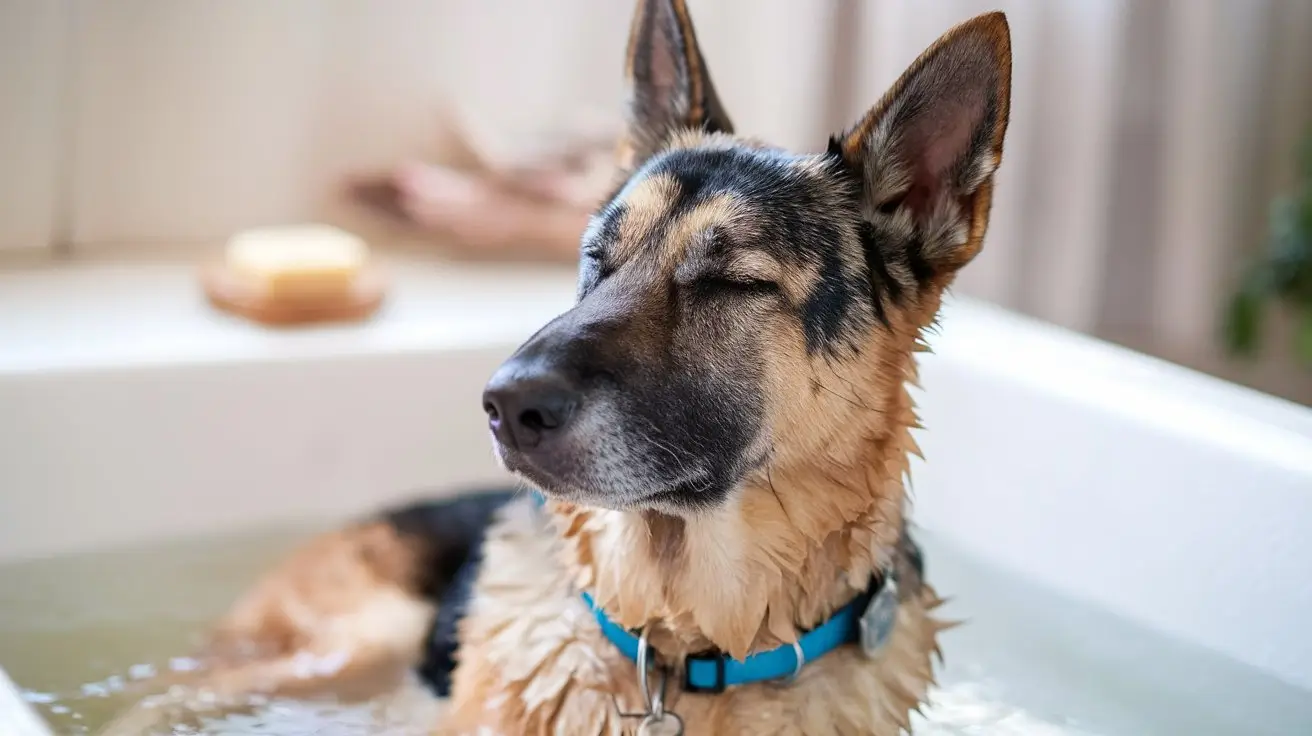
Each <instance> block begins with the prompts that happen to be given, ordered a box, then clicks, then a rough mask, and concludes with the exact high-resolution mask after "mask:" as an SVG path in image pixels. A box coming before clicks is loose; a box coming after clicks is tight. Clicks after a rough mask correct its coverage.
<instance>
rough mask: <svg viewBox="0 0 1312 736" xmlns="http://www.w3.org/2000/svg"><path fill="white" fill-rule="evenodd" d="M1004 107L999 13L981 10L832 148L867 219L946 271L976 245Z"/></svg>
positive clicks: (1004, 32) (1006, 77)
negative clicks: (852, 175)
mask: <svg viewBox="0 0 1312 736" xmlns="http://www.w3.org/2000/svg"><path fill="white" fill-rule="evenodd" d="M1010 105H1011V33H1010V30H1009V28H1008V26H1007V19H1006V16H1005V15H1003V14H1002V13H990V14H987V15H981V16H979V17H976V18H974V19H972V20H969V21H967V22H965V23H963V24H961V25H959V26H957V27H956V28H953V29H952V30H950V31H948V32H947V33H946V34H944V35H943V37H942V38H940V39H939V40H938V41H936V42H935V43H934V45H933V46H931V47H929V49H928V50H927V51H925V53H924V54H922V55H921V56H920V58H919V59H917V60H916V61H915V63H914V64H912V65H911V67H910V68H909V69H908V70H907V71H906V72H905V73H904V74H903V75H902V78H901V79H899V80H898V81H897V83H896V84H894V85H893V87H892V89H890V90H889V91H888V93H887V94H885V95H884V98H883V99H882V100H881V101H880V102H879V104H877V105H875V107H874V108H873V109H871V110H870V112H868V113H867V114H866V115H865V117H864V118H862V119H861V120H860V121H859V122H858V123H857V124H856V125H855V126H853V127H852V129H851V130H849V131H848V132H847V133H845V134H844V135H843V136H842V137H841V138H838V139H835V140H834V141H832V143H831V151H834V150H835V149H836V152H837V153H838V154H839V155H841V156H842V157H843V159H844V161H845V162H846V164H847V166H848V167H849V169H850V170H852V171H854V172H857V173H858V174H859V176H860V179H861V183H862V191H861V197H862V208H863V212H864V214H865V216H866V217H867V219H869V220H871V221H872V222H874V223H875V224H876V225H879V224H880V222H879V221H880V220H881V219H885V221H886V223H887V226H888V227H892V228H895V231H897V232H901V233H902V234H904V235H906V236H908V239H909V240H910V242H912V243H913V244H914V245H913V247H916V248H917V249H918V250H919V253H918V254H916V255H918V257H919V260H920V262H921V263H922V264H925V265H926V266H928V267H929V269H930V270H931V271H932V272H933V273H938V274H943V273H949V272H952V271H955V270H956V269H958V268H960V267H961V266H964V265H965V264H966V263H967V262H969V261H970V260H971V259H972V258H974V257H975V255H976V254H977V253H978V252H979V249H980V246H981V244H982V240H983V237H984V230H985V228H986V227H987V225H988V218H989V205H990V204H991V202H992V199H993V172H994V171H995V170H996V169H997V167H998V164H999V162H1000V161H1001V159H1002V140H1003V137H1004V136H1005V134H1006V130H1007V117H1008V114H1009V111H1010ZM911 229H914V230H911Z"/></svg>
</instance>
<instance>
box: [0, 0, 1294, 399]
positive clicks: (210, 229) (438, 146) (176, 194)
mask: <svg viewBox="0 0 1312 736" xmlns="http://www.w3.org/2000/svg"><path fill="white" fill-rule="evenodd" d="M690 5H691V6H692V12H693V15H694V17H695V19H696V22H697V28H698V30H699V33H700V37H701V44H702V47H703V49H704V51H705V53H706V55H707V57H708V60H709V64H710V66H711V69H712V71H713V74H714V76H715V78H716V80H717V87H718V89H719V91H720V94H721V96H722V97H723V98H724V101H725V103H726V105H727V106H728V108H729V110H730V113H731V115H732V116H733V117H734V120H735V122H736V124H737V126H738V128H739V131H740V132H746V133H750V134H752V135H755V136H759V137H761V138H764V139H766V140H768V141H770V142H773V143H777V144H781V145H785V146H789V147H792V148H795V149H798V150H821V149H822V148H823V146H824V145H825V143H826V140H827V137H828V135H829V134H831V133H833V132H836V131H839V130H841V129H842V128H843V127H845V126H847V125H849V124H850V123H851V122H852V121H853V120H855V119H856V118H857V116H858V115H860V114H861V113H862V112H863V111H864V110H865V109H866V108H867V107H868V106H870V105H871V104H873V103H874V102H875V101H876V100H877V99H878V98H879V96H880V95H881V94H882V92H883V90H884V89H885V88H886V87H887V85H888V84H889V83H891V82H892V81H893V80H894V79H895V77H896V76H897V75H898V74H899V73H900V72H901V71H902V70H903V69H904V68H905V67H906V65H907V64H908V63H910V62H911V61H912V60H913V59H914V58H915V56H916V55H917V54H918V53H919V52H920V51H921V50H922V49H923V48H924V47H925V46H926V45H928V44H929V43H931V42H932V41H933V40H934V39H935V38H936V37H937V36H938V35H939V34H940V33H942V32H943V31H944V30H945V29H947V28H948V27H949V26H950V25H952V24H954V23H956V22H959V21H961V20H964V19H966V18H967V17H969V16H971V15H974V14H976V13H978V12H982V11H985V10H990V9H994V8H1001V9H1003V10H1006V11H1007V12H1008V14H1009V17H1010V21H1011V25H1012V31H1013V39H1014V52H1015V77H1014V87H1013V117H1012V124H1011V128H1010V132H1009V135H1008V140H1007V146H1006V151H1007V153H1006V163H1005V164H1004V166H1003V167H1002V169H1001V173H1000V175H999V186H998V191H997V198H996V203H995V206H994V214H993V220H992V227H991V231H990V233H989V236H988V239H987V241H986V247H985V250H984V253H983V255H982V256H981V257H980V259H979V260H978V261H977V262H976V263H975V264H973V265H972V266H971V267H970V268H968V269H966V271H965V272H964V273H963V275H962V277H961V279H960V281H959V285H958V287H957V290H958V292H959V293H963V294H967V295H970V296H973V297H978V298H981V299H985V300H989V301H992V302H996V303H999V304H1001V305H1004V306H1006V307H1009V308H1013V309H1016V310H1019V311H1021V312H1024V313H1027V314H1030V315H1033V316H1036V317H1038V318H1041V319H1043V320H1047V321H1050V322H1053V323H1056V324H1058V325H1062V326H1064V327H1068V328H1071V329H1075V330H1079V331H1082V332H1086V333H1090V334H1093V335H1097V336H1099V337H1103V338H1106V339H1110V340H1112V341H1115V342H1118V343H1122V344H1125V345H1128V346H1130V347H1133V348H1136V349H1139V350H1142V351H1145V352H1148V353H1151V354H1154V355H1157V356H1161V357H1164V358H1166V359H1169V360H1172V361H1175V362H1179V363H1182V364H1185V365H1188V366H1191V367H1195V368H1199V369H1202V370H1204V371H1207V372H1210V373H1213V374H1216V375H1219V376H1222V377H1225V378H1228V379H1231V380H1236V381H1239V382H1241V383H1245V384H1248V385H1251V386H1254V387H1257V388H1259V389H1262V390H1264V391H1268V392H1271V393H1275V394H1278V395H1281V396H1284V397H1287V398H1290V399H1293V400H1295V401H1299V402H1302V403H1307V404H1312V370H1310V369H1309V367H1308V366H1309V365H1312V363H1309V362H1308V361H1307V360H1300V358H1299V357H1298V356H1299V341H1300V339H1301V340H1302V341H1303V343H1304V347H1305V348H1307V350H1306V351H1305V352H1306V353H1308V354H1312V347H1309V346H1312V318H1310V317H1308V316H1303V317H1301V318H1300V315H1299V309H1300V307H1299V305H1300V304H1301V305H1302V307H1301V309H1302V310H1303V314H1304V315H1307V314H1309V313H1312V307H1309V306H1308V305H1309V304H1310V303H1312V296H1309V295H1310V294H1312V256H1309V255H1308V252H1309V251H1312V245H1309V243H1310V242H1312V237H1309V235H1308V233H1312V194H1309V193H1308V192H1309V189H1310V187H1309V185H1308V184H1307V181H1306V180H1307V178H1308V176H1309V172H1308V170H1307V169H1306V168H1304V169H1301V170H1300V168H1299V158H1298V152H1299V150H1300V146H1301V145H1303V142H1304V141H1305V140H1306V139H1308V138H1309V136H1312V126H1310V125H1309V121H1312V2H1309V1H1308V0H1187V1H1186V0H1181V1H1177V2H1171V1H1169V0H1005V1H1004V0H993V1H992V2H986V1H985V0H934V1H932V2H927V1H926V0H827V1H825V2H818V1H817V2H797V1H796V0H690ZM630 13H631V4H630V3H628V2H617V1H616V0H555V1H554V2H550V3H544V2H529V1H528V0H481V1H479V2H473V1H466V2H458V1H457V0H276V1H273V2H271V1H269V0H226V1H225V2H213V1H212V0H0V105H3V114H2V115H0V161H3V166H2V167H0V268H6V267H15V268H16V267H20V266H23V265H25V264H29V263H31V262H34V261H35V262H38V263H39V262H49V261H54V262H60V261H63V260H68V259H73V260H76V259H82V258H103V257H113V256H114V254H117V253H120V252H126V251H128V250H136V249H153V250H154V251H163V252H167V253H168V254H169V255H170V256H176V257H178V258H187V257H191V254H194V253H199V252H200V250H201V249H203V248H207V247H212V246H213V245H214V244H215V243H220V242H222V241H223V240H224V239H225V238H227V237H228V236H229V235H230V234H232V233H233V232H234V231H236V230H238V229H241V228H245V227H250V226H254V225H262V224H271V223H283V222H298V221H304V220H309V219H325V220H329V221H334V222H340V223H344V224H348V225H351V226H353V227H359V228H369V227H373V226H374V225H375V224H377V222H376V221H375V220H376V219H377V218H375V219H374V220H371V219H370V217H371V215H370V213H369V212H367V211H362V210H361V208H359V207H353V206H352V204H351V203H350V202H348V201H347V198H346V197H345V196H344V195H343V189H344V184H345V183H346V182H347V181H349V180H350V179H351V178H352V177H357V176H361V175H367V174H369V172H387V171H389V170H391V169H393V168H394V167H396V166H399V165H401V164H403V163H405V162H407V161H414V160H426V161H431V162H436V163H443V161H444V158H450V157H452V156H457V155H458V154H456V153H453V152H452V151H451V149H450V146H449V145H448V144H446V143H443V142H442V141H443V140H446V139H444V138H443V136H444V135H446V133H445V132H444V128H450V127H451V126H452V122H451V121H453V120H456V121H459V125H460V126H461V128H462V129H463V130H464V131H465V133H466V134H467V136H468V138H469V144H470V145H471V146H472V147H474V148H475V149H476V150H477V151H478V152H479V153H480V154H481V155H482V156H484V157H486V158H487V159H488V160H490V161H500V162H511V163H513V162H515V161H518V160H521V159H525V158H526V157H529V156H533V155H537V153H535V152H538V151H541V150H542V149H543V147H544V146H547V147H550V146H551V145H553V141H555V142H559V141H569V140H571V139H574V138H580V137H587V136H592V137H593V138H596V136H598V135H601V136H602V139H603V140H604V136H605V135H606V134H607V131H609V132H610V133H613V132H614V130H616V129H617V127H618V124H619V111H620V104H619V103H620V99H621V79H620V66H621V58H622V51H623V45H624V39H625V35H626V31H627V23H628V19H629V16H630ZM598 131H600V133H598ZM1300 171H1302V172H1304V173H1302V174H1300ZM1282 202H1283V203H1284V204H1281V203H1282ZM1300 203H1301V207H1302V209H1299V206H1300ZM1273 210H1275V211H1276V214H1275V215H1274V216H1273V214H1272V213H1273ZM1281 213H1284V214H1283V215H1282V214H1281ZM1299 213H1301V214H1299ZM375 214H376V213H375ZM1282 217H1283V218H1284V219H1283V220H1282V219H1281V218H1282ZM388 232H389V233H391V234H392V235H391V236H389V237H392V236H394V237H395V239H396V240H397V241H398V242H399V241H400V240H413V241H416V242H417V243H418V247H419V248H421V249H422V248H425V247H429V245H431V252H432V253H433V254H434V255H435V256H437V255H439V254H441V253H442V252H444V249H445V251H447V252H450V251H460V250H461V249H462V248H464V250H465V251H468V250H469V247H468V244H466V245H464V246H462V245H461V244H460V243H450V242H448V243H439V242H437V241H438V240H440V238H435V237H428V236H426V235H425V236H424V237H417V238H414V237H410V236H412V235H415V233H414V232H405V231H400V232H398V231H396V230H395V229H393V230H389V231H388ZM421 235H423V234H422V233H421ZM381 245H382V244H381V243H380V246H381ZM398 247H399V246H398ZM466 255H468V253H467V252H466ZM474 255H475V256H477V253H474ZM1272 258H1274V261H1272ZM1266 262H1274V263H1275V264H1276V265H1275V266H1273V267H1269V268H1266V269H1265V270H1263V268H1262V266H1261V264H1262V263H1266ZM1254 264H1257V265H1254ZM1245 284H1247V286H1246V288H1247V291H1246V292H1244V293H1247V294H1248V295H1249V298H1248V299H1247V300H1246V301H1244V300H1241V301H1240V302H1239V303H1237V304H1236V303H1235V301H1234V300H1235V294H1236V293H1237V291H1238V290H1240V289H1241V287H1244V285H1245ZM1274 292H1281V293H1282V294H1284V296H1285V298H1284V299H1283V300H1280V299H1273V300H1270V302H1269V306H1268V307H1267V308H1266V309H1265V311H1264V312H1263V314H1264V315H1265V319H1263V320H1262V321H1260V322H1257V321H1255V320H1254V319H1239V320H1238V321H1235V319H1234V318H1233V315H1237V316H1238V317H1239V318H1244V317H1252V316H1253V315H1255V314H1257V313H1258V311H1259V310H1258V308H1257V304H1258V302H1259V301H1260V299H1261V298H1262V297H1264V296H1265V295H1266V294H1268V293H1274ZM1300 300H1301V301H1300ZM1227 314H1231V315H1232V318H1227V316H1226V315H1227ZM0 319H3V315H0ZM1227 319H1229V325H1230V333H1229V334H1230V335H1231V337H1232V338H1234V340H1233V342H1236V343H1237V344H1238V345H1240V346H1243V345H1248V346H1249V347H1250V348H1253V350H1252V355H1250V356H1248V357H1238V356H1236V355H1234V354H1233V351H1232V350H1231V349H1230V348H1231V347H1232V345H1231V344H1230V343H1228V342H1227V341H1226V340H1225V339H1224V336H1225V335H1226V334H1227V333H1226V331H1225V328H1226V325H1227ZM1300 319H1301V320H1302V326H1301V327H1300V324H1299V322H1300ZM1300 335H1301V336H1302V337H1301V338H1300Z"/></svg>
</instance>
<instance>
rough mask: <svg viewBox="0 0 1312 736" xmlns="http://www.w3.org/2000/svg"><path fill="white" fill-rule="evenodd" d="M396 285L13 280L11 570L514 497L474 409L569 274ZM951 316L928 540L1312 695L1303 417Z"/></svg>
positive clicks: (7, 344)
mask: <svg viewBox="0 0 1312 736" xmlns="http://www.w3.org/2000/svg"><path fill="white" fill-rule="evenodd" d="M389 266H390V269H391V271H392V273H393V275H394V277H395V288H394V290H393V293H392V296H391V298H390V300H389V302H388V303H387V304H386V306H385V308H384V310H383V312H382V313H381V314H380V315H379V316H378V317H377V319H376V320H375V321H373V322H372V323H370V324H368V325H365V326H359V327H339V328H324V329H315V330H307V331H301V332H292V333H274V332H270V331H266V330H262V329H259V328H255V327H251V326H247V325H245V324H242V323H240V322H237V321H235V320H232V319H229V318H226V317H223V316H220V315H217V314H215V313H213V312H211V311H210V310H209V309H208V307H207V306H206V305H205V304H204V302H203V300H202V299H201V298H200V296H199V294H198V293H197V291H196V289H195V286H194V282H193V280H192V278H191V273H192V272H191V268H190V267H189V266H188V265H187V264H181V263H170V262H165V261H146V262H141V263H133V264H127V265H125V264H122V263H103V264H98V263H83V264H79V265H76V266H68V265H65V266H61V267H57V268H47V269H31V270H26V271H22V272H9V273H0V417H3V420H0V488H3V489H4V492H3V493H2V494H0V561H14V560H23V559H30V558H39V557H50V556H58V555H71V554H77V553H86V552H89V551H95V550H99V549H107V548H112V547H116V546H122V545H127V544H136V543H139V542H141V541H143V540H154V539H167V538H173V537H185V536H191V535H211V534H227V533H235V532H238V531H240V530H242V529H245V528H249V527H252V526H255V525H260V524H266V523H275V522H281V521H288V520H304V519H309V518H313V519H321V520H323V521H324V522H325V523H327V522H331V521H333V520H337V519H343V518H346V517H349V516H350V515H352V514H356V513H361V512H365V511H368V510H370V509H373V508H376V507H378V506H381V505H383V504H387V503H389V502H393V501H398V500H401V499H404V498H409V497H411V496H412V495H413V494H414V493H415V492H416V491H417V490H420V489H430V490H431V492H433V493H445V492H450V491H455V490H458V489H460V488H462V487H467V486H469V485H472V484H482V483H489V482H497V481H501V480H503V479H504V478H503V476H502V474H501V472H500V471H499V470H498V469H497V467H496V465H495V463H494V461H493V458H492V455H491V451H490V448H489V445H488V440H487V438H486V436H485V430H484V418H483V415H482V410H481V408H480V406H479V402H478V400H477V397H478V396H479V393H480V389H481V386H482V384H483V382H484V380H485V379H486V377H487V376H488V375H489V374H490V373H491V371H492V370H493V369H494V367H495V366H496V365H497V364H498V363H499V362H500V361H501V360H502V359H503V358H504V357H505V356H506V355H507V354H508V353H509V351H511V350H512V349H513V348H514V347H515V346H516V345H517V344H518V343H519V342H520V341H521V340H522V339H524V338H525V337H527V336H528V335H529V334H530V333H531V332H532V331H533V330H535V329H536V328H537V327H538V326H540V325H541V324H542V323H543V322H545V321H546V320H547V319H548V318H549V317H551V316H553V315H555V314H557V313H559V312H561V311H563V310H564V309H566V308H567V307H568V306H569V304H570V303H571V300H572V297H573V287H574V285H573V277H572V274H571V273H570V272H568V271H566V270H562V269H557V268H550V267H515V268H511V267H483V266H468V265H455V264H444V263H436V262H431V261H420V260H407V259H404V258H396V259H393V261H392V262H391V263H390V264H389ZM942 323H943V327H942V329H941V331H940V332H939V333H938V334H935V335H933V336H931V344H932V346H933V349H934V352H933V353H932V354H927V355H923V356H922V359H921V376H922V385H923V390H917V391H916V392H915V395H916V398H917V402H918V404H919V406H920V409H921V414H922V417H923V423H924V425H925V427H926V430H925V431H922V432H921V433H920V434H919V440H920V443H921V446H922V448H923V450H924V455H925V457H926V458H927V460H926V461H925V462H920V461H917V462H916V463H915V465H914V468H913V488H914V503H915V509H914V518H915V521H916V523H917V524H918V525H919V526H920V527H922V528H923V529H924V530H926V532H927V533H930V534H932V535H934V536H935V537H936V538H942V539H947V540H950V541H951V543H952V544H953V545H955V546H957V547H959V548H960V549H963V550H966V551H968V552H969V554H970V555H972V556H975V557H978V558H979V559H981V560H986V561H988V562H989V564H992V565H997V566H999V567H1000V568H1005V569H1006V570H1008V571H1011V572H1014V573H1015V574H1016V575H1017V576H1019V577H1021V578H1023V579H1024V580H1026V581H1028V582H1029V583H1031V584H1034V585H1038V586H1043V587H1045V588H1048V589H1051V590H1054V591H1059V592H1061V594H1063V595H1066V596H1070V597H1072V598H1073V599H1076V600H1079V601H1082V602H1084V603H1087V604H1088V605H1090V606H1095V607H1098V608H1100V609H1103V610H1106V611H1109V612H1111V613H1113V614H1115V615H1116V616H1118V617H1120V618H1123V619H1125V620H1128V621H1132V622H1134V623H1135V624H1137V625H1142V626H1144V627H1148V628H1150V629H1152V630H1155V631H1161V632H1166V633H1168V634H1169V635H1170V636H1171V637H1172V638H1174V639H1178V640H1182V641H1186V642H1190V643H1192V644H1196V645H1198V646H1200V647H1203V648H1205V649H1207V650H1209V651H1212V652H1215V653H1217V654H1219V655H1222V656H1224V657H1226V658H1228V659H1230V660H1233V661H1235V662H1239V663H1242V664H1243V665H1245V666H1247V667H1251V668H1254V669H1256V670H1258V671H1261V672H1262V673H1265V674H1267V675H1270V676H1271V677H1273V678H1277V679H1278V680H1280V681H1281V682H1283V683H1287V684H1289V685H1291V686H1293V687H1294V688H1297V689H1298V690H1299V691H1303V692H1305V693H1308V694H1309V697H1312V634H1309V633H1308V625H1307V621H1308V620H1309V616H1312V584H1309V583H1308V581H1309V580H1312V534H1309V533H1308V532H1309V531H1312V411H1310V410H1308V409H1306V408H1303V407H1300V406H1296V405H1293V404H1290V403H1287V402H1284V401H1281V400H1277V399H1274V398H1271V397H1268V396H1265V395H1261V394H1258V393H1255V392H1252V391H1249V390H1246V389H1243V388H1240V387H1237V386H1234V385H1231V384H1227V383H1224V382H1221V381H1218V380H1214V379H1212V378H1209V377H1206V376H1203V375H1200V374H1197V373H1194V372H1191V371H1188V370H1184V369H1182V368H1180V367H1177V366H1174V365H1171V364H1167V363H1164V362H1161V361H1157V360H1154V359H1150V358H1147V357H1144V356H1142V355H1139V354H1135V353H1132V352H1129V351H1126V350H1123V349H1120V348H1117V347H1115V346H1111V345H1108V344H1104V343H1101V342H1098V341H1095V340H1092V339H1089V338H1086V337H1083V336H1080V335H1076V334H1072V333H1069V332H1066V331H1062V330H1059V329H1055V328H1053V327H1051V326H1047V325H1044V324H1040V323H1036V322H1034V321H1031V320H1029V319H1025V318H1023V317H1020V316H1017V315H1015V314H1012V313H1008V312H1005V311H1002V310H999V309H997V308H995V307H992V306H989V305H986V304H982V303H977V302H973V301H970V300H967V299H951V300H949V301H948V303H947V304H946V306H945V308H944V314H943V320H942ZM933 564H934V562H933V560H932V559H931V560H930V566H931V579H932V576H933ZM0 665H3V662H0ZM0 690H6V691H8V692H7V693H6V694H5V695H4V696H3V697H0V724H4V723H6V722H7V721H6V720H5V718H6V716H5V715H3V711H4V710H5V709H8V711H9V713H10V715H9V716H8V717H9V718H11V720H13V722H15V723H18V722H19V721H18V720H17V719H20V718H24V717H29V716H24V715H21V714H19V711H21V710H22V709H23V708H24V706H23V705H22V703H21V701H20V700H18V699H17V698H16V697H15V696H14V694H13V692H12V687H11V686H10V685H9V683H8V681H7V679H5V678H3V677H0ZM26 723H27V724H28V725H27V726H26V729H27V730H26V731H24V730H21V729H20V730H18V731H17V733H20V734H23V733H28V732H30V733H39V730H38V729H39V725H38V724H37V722H36V721H34V720H30V719H29V721H27V722H26ZM14 728H19V727H18V726H15V727H14ZM1308 732H1312V729H1310V730H1309V731H1308Z"/></svg>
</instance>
